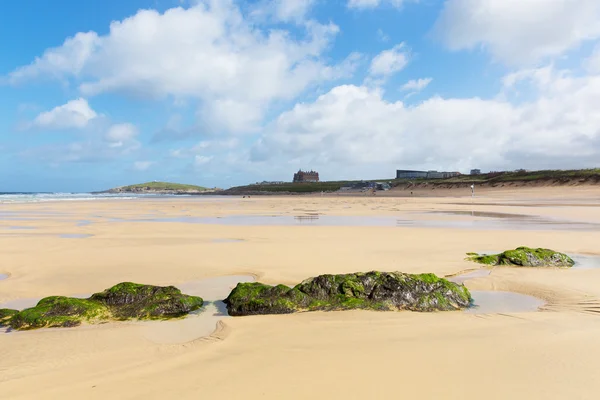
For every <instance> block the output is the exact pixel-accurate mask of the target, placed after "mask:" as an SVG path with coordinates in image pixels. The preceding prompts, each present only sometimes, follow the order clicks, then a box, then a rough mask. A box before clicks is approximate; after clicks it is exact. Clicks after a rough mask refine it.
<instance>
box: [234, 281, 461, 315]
mask: <svg viewBox="0 0 600 400" xmlns="http://www.w3.org/2000/svg"><path fill="white" fill-rule="evenodd" d="M471 300H472V299H471V294H470V293H469V291H468V289H467V288H466V287H464V286H463V285H458V284H455V283H452V282H449V281H447V280H445V279H442V278H438V277H437V276H436V275H434V274H420V275H412V274H405V273H401V272H377V271H372V272H367V273H353V274H344V275H320V276H317V277H315V278H309V279H307V280H305V281H303V282H302V283H300V284H298V285H296V286H294V287H293V288H290V287H288V286H285V285H277V286H269V285H265V284H262V283H257V282H253V283H238V285H237V286H236V287H235V289H233V291H232V292H231V293H230V294H229V296H228V297H227V299H225V304H226V305H227V311H228V312H229V314H230V315H233V316H240V315H256V314H288V313H293V312H299V311H317V310H326V311H333V310H351V309H369V310H381V311H395V310H411V311H448V310H458V309H461V308H465V307H468V306H469V305H470V304H471Z"/></svg>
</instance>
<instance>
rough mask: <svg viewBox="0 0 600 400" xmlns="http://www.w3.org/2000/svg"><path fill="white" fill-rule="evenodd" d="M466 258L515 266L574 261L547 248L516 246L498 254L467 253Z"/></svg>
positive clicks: (492, 263)
mask: <svg viewBox="0 0 600 400" xmlns="http://www.w3.org/2000/svg"><path fill="white" fill-rule="evenodd" d="M467 255H468V256H469V257H468V259H469V260H471V261H475V262H478V263H480V264H487V265H512V266H517V267H572V266H573V265H574V264H575V261H573V259H571V257H569V256H568V255H566V254H564V253H559V252H557V251H554V250H549V249H541V248H539V249H532V248H529V247H518V248H516V249H515V250H507V251H505V252H503V253H500V254H477V253H468V254H467Z"/></svg>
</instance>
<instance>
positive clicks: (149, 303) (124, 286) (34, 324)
mask: <svg viewBox="0 0 600 400" xmlns="http://www.w3.org/2000/svg"><path fill="white" fill-rule="evenodd" d="M202 304H203V300H202V298H200V297H197V296H188V295H185V294H182V293H181V291H180V290H179V289H177V288H176V287H174V286H167V287H160V286H151V285H140V284H136V283H130V282H124V283H120V284H118V285H115V286H113V287H112V288H110V289H107V290H105V291H103V292H101V293H95V294H93V295H92V296H91V297H89V298H87V299H77V298H72V297H63V296H52V297H46V298H43V299H42V300H40V301H39V302H38V303H37V305H36V306H35V307H32V308H27V309H25V310H23V311H20V312H19V311H16V310H0V324H2V325H6V326H9V327H10V328H13V329H18V330H27V329H37V328H45V327H47V328H55V327H72V326H78V325H81V323H82V322H88V323H94V322H103V321H109V320H126V319H161V318H162V319H167V318H176V317H180V316H183V315H185V314H187V313H189V312H191V311H194V310H197V309H199V308H200V307H202ZM3 316H4V317H3Z"/></svg>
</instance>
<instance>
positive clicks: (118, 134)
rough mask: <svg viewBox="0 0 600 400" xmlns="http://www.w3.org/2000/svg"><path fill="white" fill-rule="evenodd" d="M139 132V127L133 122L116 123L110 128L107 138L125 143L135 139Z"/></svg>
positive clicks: (113, 141) (110, 140) (114, 141)
mask: <svg viewBox="0 0 600 400" xmlns="http://www.w3.org/2000/svg"><path fill="white" fill-rule="evenodd" d="M138 133H139V131H138V128H137V127H136V126H135V125H133V124H130V123H124V124H115V125H112V126H111V127H110V128H108V131H107V132H106V135H105V138H106V140H107V141H109V142H112V143H123V142H128V141H131V140H133V139H134V138H135V137H136V136H137V135H138Z"/></svg>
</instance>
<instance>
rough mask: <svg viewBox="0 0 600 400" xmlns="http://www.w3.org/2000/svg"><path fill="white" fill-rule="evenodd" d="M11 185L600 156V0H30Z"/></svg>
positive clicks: (1, 150)
mask: <svg viewBox="0 0 600 400" xmlns="http://www.w3.org/2000/svg"><path fill="white" fill-rule="evenodd" d="M0 37H1V38H2V39H3V40H0V54H1V56H0V168H1V170H2V172H1V173H0V191H38V190H39V191H88V190H99V189H105V188H109V187H112V186H117V185H124V184H129V183H136V182H141V181H147V180H167V181H176V182H184V183H194V184H201V185H205V186H211V187H212V186H219V187H229V186H232V185H238V184H246V183H250V182H255V181H262V180H290V179H291V177H292V174H293V172H294V171H297V170H298V169H299V168H303V169H315V170H318V171H319V172H320V174H321V176H322V179H325V180H335V179H360V178H371V179H375V178H386V177H392V176H394V173H395V172H394V171H395V169H397V168H403V169H437V170H458V171H461V172H463V173H467V172H468V171H469V170H470V169H471V168H481V169H483V170H500V169H516V168H528V169H547V168H585V167H595V166H598V160H600V1H598V0H327V1H326V0H196V1H181V0H129V1H126V2H124V1H117V0H86V1H81V0H63V1H60V2H49V1H41V0H38V1H35V0H22V1H18V2H6V3H3V5H2V12H1V13H0Z"/></svg>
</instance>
